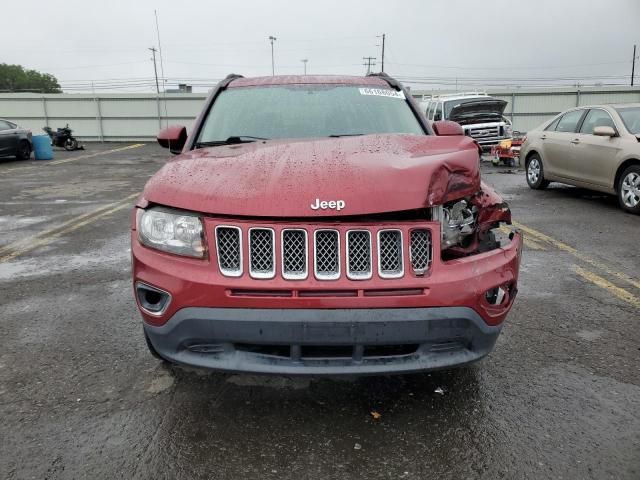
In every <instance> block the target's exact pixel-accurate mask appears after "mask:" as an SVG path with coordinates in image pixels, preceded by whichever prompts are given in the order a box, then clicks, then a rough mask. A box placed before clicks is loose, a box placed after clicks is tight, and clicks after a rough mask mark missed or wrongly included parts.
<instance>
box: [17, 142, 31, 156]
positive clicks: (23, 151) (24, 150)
mask: <svg viewBox="0 0 640 480" xmlns="http://www.w3.org/2000/svg"><path fill="white" fill-rule="evenodd" d="M30 157H31V145H29V142H27V141H26V140H21V141H20V142H19V143H18V149H17V150H16V158H17V159H18V160H28V159H29V158H30Z"/></svg>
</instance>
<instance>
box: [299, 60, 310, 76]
mask: <svg viewBox="0 0 640 480" xmlns="http://www.w3.org/2000/svg"><path fill="white" fill-rule="evenodd" d="M300 61H301V62H302V63H304V74H305V75H306V74H307V62H308V61H309V59H308V58H303V59H302V60H300Z"/></svg>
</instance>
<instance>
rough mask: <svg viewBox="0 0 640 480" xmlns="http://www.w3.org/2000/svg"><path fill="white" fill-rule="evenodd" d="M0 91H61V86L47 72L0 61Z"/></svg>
mask: <svg viewBox="0 0 640 480" xmlns="http://www.w3.org/2000/svg"><path fill="white" fill-rule="evenodd" d="M0 92H37V93H62V88H60V84H59V83H58V80H57V79H56V77H54V76H53V75H51V74H49V73H41V72H38V71H36V70H28V69H25V68H24V67H22V66H20V65H9V64H7V63H0Z"/></svg>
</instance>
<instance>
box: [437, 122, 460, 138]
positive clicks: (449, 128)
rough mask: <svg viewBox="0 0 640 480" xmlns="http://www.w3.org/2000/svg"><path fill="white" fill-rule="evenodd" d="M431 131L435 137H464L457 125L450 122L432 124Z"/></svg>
mask: <svg viewBox="0 0 640 480" xmlns="http://www.w3.org/2000/svg"><path fill="white" fill-rule="evenodd" d="M433 129H434V130H435V132H436V135H438V136H440V137H445V136H446V137H450V136H454V135H464V130H462V127H461V126H460V124H459V123H456V122H452V121H451V120H440V121H438V122H433Z"/></svg>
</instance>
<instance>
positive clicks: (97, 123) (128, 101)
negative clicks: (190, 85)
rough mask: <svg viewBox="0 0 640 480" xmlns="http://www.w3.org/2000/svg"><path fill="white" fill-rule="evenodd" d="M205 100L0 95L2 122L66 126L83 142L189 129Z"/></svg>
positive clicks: (35, 128)
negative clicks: (173, 128)
mask: <svg viewBox="0 0 640 480" xmlns="http://www.w3.org/2000/svg"><path fill="white" fill-rule="evenodd" d="M206 98H207V95H206V94H197V93H196V94H188V93H184V94H167V95H166V96H165V95H160V96H157V95H152V94H100V95H99V96H93V95H84V94H64V93H63V94H45V95H38V94H18V93H15V94H0V118H5V119H8V120H11V121H14V122H16V123H18V124H19V125H21V126H23V127H26V128H30V129H31V130H32V131H33V133H34V134H35V135H37V134H39V133H42V127H44V126H45V125H48V126H50V127H52V128H56V127H63V126H64V125H66V124H67V123H68V124H69V126H70V127H71V128H72V129H73V132H74V135H75V136H77V137H78V138H81V139H83V140H97V141H127V140H150V139H153V138H155V136H156V134H157V133H158V130H159V129H160V128H163V127H165V126H166V125H167V124H168V125H172V124H181V125H186V126H187V127H188V128H190V127H191V124H192V123H193V121H194V120H195V118H196V116H197V115H198V113H200V110H201V109H202V106H203V105H204V101H205V99H206Z"/></svg>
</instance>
